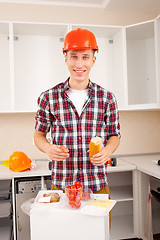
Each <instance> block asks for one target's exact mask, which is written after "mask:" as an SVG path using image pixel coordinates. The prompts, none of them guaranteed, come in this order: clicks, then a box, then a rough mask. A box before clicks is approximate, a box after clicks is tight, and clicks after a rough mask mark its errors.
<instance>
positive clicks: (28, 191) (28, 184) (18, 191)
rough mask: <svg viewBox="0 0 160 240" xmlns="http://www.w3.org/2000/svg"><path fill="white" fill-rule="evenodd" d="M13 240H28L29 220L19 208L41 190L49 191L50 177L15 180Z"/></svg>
mask: <svg viewBox="0 0 160 240" xmlns="http://www.w3.org/2000/svg"><path fill="white" fill-rule="evenodd" d="M14 185H15V226H16V234H15V235H16V239H15V240H30V218H29V216H28V215H27V214H25V213H24V212H23V211H22V209H21V206H22V204H23V203H24V202H25V201H27V200H28V199H31V198H35V197H36V195H37V193H38V191H40V190H41V189H44V188H45V189H47V190H49V189H51V185H52V181H51V176H44V177H40V176H38V177H24V178H15V180H14Z"/></svg>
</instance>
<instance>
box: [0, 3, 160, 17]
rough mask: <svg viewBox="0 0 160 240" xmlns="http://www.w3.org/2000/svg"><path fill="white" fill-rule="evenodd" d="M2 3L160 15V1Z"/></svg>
mask: <svg viewBox="0 0 160 240" xmlns="http://www.w3.org/2000/svg"><path fill="white" fill-rule="evenodd" d="M0 2H14V3H34V4H35V3H36V4H50V5H63V6H79V7H83V6H84V7H98V8H102V9H106V10H110V11H120V12H143V13H154V14H157V15H158V14H160V0H0Z"/></svg>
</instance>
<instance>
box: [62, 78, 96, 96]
mask: <svg viewBox="0 0 160 240" xmlns="http://www.w3.org/2000/svg"><path fill="white" fill-rule="evenodd" d="M63 86H64V88H63V89H64V92H66V91H67V90H68V89H69V78H68V79H67V80H66V81H65V82H64V85H63ZM92 91H93V83H92V82H91V80H89V85H88V94H89V95H91V94H92Z"/></svg>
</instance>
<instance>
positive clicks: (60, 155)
mask: <svg viewBox="0 0 160 240" xmlns="http://www.w3.org/2000/svg"><path fill="white" fill-rule="evenodd" d="M47 154H48V156H49V159H50V160H52V161H63V160H65V159H66V158H68V157H69V150H68V149H67V148H66V147H64V146H60V145H54V144H53V145H50V147H49V150H48V153H47Z"/></svg>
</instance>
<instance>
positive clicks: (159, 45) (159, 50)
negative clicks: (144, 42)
mask: <svg viewBox="0 0 160 240" xmlns="http://www.w3.org/2000/svg"><path fill="white" fill-rule="evenodd" d="M155 45H156V69H157V71H156V73H157V75H156V77H157V94H158V103H159V107H160V16H159V17H157V19H155Z"/></svg>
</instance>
